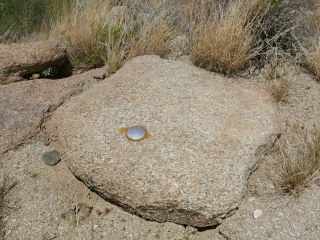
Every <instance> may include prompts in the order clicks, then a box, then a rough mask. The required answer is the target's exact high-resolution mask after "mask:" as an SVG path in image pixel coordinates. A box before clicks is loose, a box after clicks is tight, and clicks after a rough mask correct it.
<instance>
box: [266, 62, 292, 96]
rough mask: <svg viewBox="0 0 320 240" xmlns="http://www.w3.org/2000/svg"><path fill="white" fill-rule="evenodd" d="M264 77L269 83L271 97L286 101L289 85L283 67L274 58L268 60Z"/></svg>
mask: <svg viewBox="0 0 320 240" xmlns="http://www.w3.org/2000/svg"><path fill="white" fill-rule="evenodd" d="M279 69H281V70H282V71H280V70H279ZM264 78H265V79H266V80H267V83H268V84H269V92H270V93H271V94H272V96H273V98H274V99H275V100H276V101H277V102H286V101H287V100H288V93H289V87H288V81H287V78H286V72H285V67H284V66H282V65H281V64H279V63H277V61H276V60H272V61H270V60H269V64H268V65H267V66H266V73H265V74H264Z"/></svg>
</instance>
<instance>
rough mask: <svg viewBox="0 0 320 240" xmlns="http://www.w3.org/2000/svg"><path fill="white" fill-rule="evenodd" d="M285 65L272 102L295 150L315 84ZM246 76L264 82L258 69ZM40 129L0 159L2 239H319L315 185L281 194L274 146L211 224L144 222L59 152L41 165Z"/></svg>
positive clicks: (315, 115) (314, 110)
mask: <svg viewBox="0 0 320 240" xmlns="http://www.w3.org/2000/svg"><path fill="white" fill-rule="evenodd" d="M183 61H188V59H183ZM285 68H286V71H287V75H286V76H285V77H286V79H287V81H288V90H289V92H288V98H287V101H286V102H279V103H275V104H277V106H278V109H279V114H280V117H281V119H282V122H283V126H282V129H283V131H282V132H283V133H282V136H281V138H280V140H279V143H280V144H282V145H281V146H284V148H286V149H289V150H290V149H291V150H292V151H291V154H293V155H294V156H298V155H297V154H298V153H299V149H301V148H303V143H304V139H305V136H306V134H307V133H308V132H314V131H315V130H316V129H317V127H319V126H320V98H319V96H320V83H319V82H316V80H315V79H314V77H313V76H312V75H311V74H310V73H306V72H305V71H304V70H303V69H301V68H300V67H297V66H286V67H285ZM250 80H252V81H254V82H257V84H259V85H261V86H262V87H263V88H266V89H269V88H270V82H269V81H268V80H265V78H264V77H263V75H261V74H260V75H258V76H252V77H250ZM13 84H15V83H13ZM79 94H81V93H79ZM71 97H72V96H71ZM66 101H67V100H66ZM41 134H42V133H41V131H40V133H39V134H38V135H37V136H36V137H34V138H33V139H32V140H31V141H27V142H26V143H24V144H21V145H20V146H19V147H17V148H16V149H13V150H10V151H8V152H6V153H4V154H3V156H2V157H1V172H0V173H1V177H2V179H3V185H4V187H5V189H6V190H7V191H6V195H5V197H4V199H3V201H2V205H3V206H2V207H1V211H2V212H1V217H2V223H1V225H2V228H3V230H2V231H3V239H46V240H49V239H110V240H117V239H119V240H120V239H128V240H129V239H130V240H133V239H136V240H147V239H150V240H152V239H160V240H167V239H168V240H169V239H170V240H208V239H309V240H312V239H319V238H320V220H319V216H320V203H319V201H318V199H319V197H320V186H319V185H317V181H313V182H312V183H310V184H309V187H308V188H306V189H305V190H304V191H302V193H301V194H300V195H299V196H295V197H294V196H291V195H288V194H284V193H283V191H282V190H281V188H280V185H279V180H280V179H281V178H280V172H279V169H280V168H279V166H280V164H281V161H282V155H281V148H279V147H275V148H274V149H273V151H271V152H269V153H268V154H267V155H266V156H265V158H264V159H262V162H261V164H260V165H259V167H258V168H257V169H256V171H254V173H253V174H252V175H251V177H250V179H249V181H248V192H247V194H246V196H245V198H244V200H243V202H242V204H241V205H240V207H239V209H238V210H237V212H236V213H235V214H234V215H233V216H231V217H229V218H227V219H225V221H224V222H223V223H222V224H221V225H219V226H217V227H215V228H209V229H195V228H192V227H186V226H181V225H177V224H174V223H157V222H152V221H147V220H144V219H142V218H140V217H139V216H135V215H132V214H130V213H127V212H126V211H124V210H122V209H121V208H119V207H117V206H115V205H113V204H112V203H109V202H107V201H105V200H103V199H102V198H100V197H99V196H98V195H97V194H95V193H94V192H91V191H90V189H88V188H87V187H86V186H85V185H84V184H83V183H82V182H80V181H79V180H77V179H76V178H75V177H74V176H73V175H72V173H71V172H70V171H69V169H68V167H67V165H66V163H65V162H64V161H63V157H62V161H61V162H60V163H58V164H57V165H56V166H54V167H51V166H47V165H45V164H44V163H43V162H42V160H41V155H42V154H43V153H44V152H45V151H48V150H51V149H50V146H47V145H46V144H45V143H46V141H45V138H43V137H41ZM315 179H317V178H315ZM257 213H259V214H258V215H256V214H257ZM254 215H255V216H254Z"/></svg>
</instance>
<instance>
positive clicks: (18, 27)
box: [0, 0, 50, 42]
mask: <svg viewBox="0 0 320 240" xmlns="http://www.w3.org/2000/svg"><path fill="white" fill-rule="evenodd" d="M49 5H50V1H46V0H29V1H25V0H2V1H1V3H0V42H13V41H18V40H19V39H20V38H21V37H23V36H26V35H28V34H30V33H32V32H37V31H39V30H40V29H41V26H42V24H43V22H44V21H46V20H47V17H46V16H47V12H48V9H49Z"/></svg>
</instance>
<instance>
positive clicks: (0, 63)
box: [0, 39, 67, 84]
mask: <svg viewBox="0 0 320 240" xmlns="http://www.w3.org/2000/svg"><path fill="white" fill-rule="evenodd" d="M66 59H67V50H66V47H65V46H64V45H63V44H62V42H61V40H59V39H53V40H47V41H38V42H28V43H13V44H0V84H6V83H11V82H15V81H20V80H22V78H23V77H24V76H26V75H28V74H31V73H37V72H42V71H44V70H47V69H48V68H50V67H56V66H58V65H59V64H61V63H62V62H63V61H64V60H66Z"/></svg>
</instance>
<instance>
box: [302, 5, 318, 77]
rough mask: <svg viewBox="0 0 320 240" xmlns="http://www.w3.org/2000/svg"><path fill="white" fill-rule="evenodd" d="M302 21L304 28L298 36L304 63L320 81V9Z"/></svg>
mask: <svg viewBox="0 0 320 240" xmlns="http://www.w3.org/2000/svg"><path fill="white" fill-rule="evenodd" d="M317 1H318V0H317ZM318 3H319V1H318ZM300 21H301V22H303V23H302V30H301V31H300V32H298V33H297V36H296V38H297V40H298V42H299V47H300V49H301V52H302V55H303V58H304V59H303V65H305V66H306V68H307V69H309V70H310V71H311V72H313V73H314V75H315V77H316V79H317V80H318V81H320V10H319V9H316V10H314V11H312V12H311V14H310V15H309V16H308V17H305V16H304V19H301V20H300Z"/></svg>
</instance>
